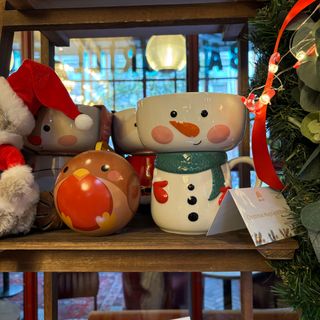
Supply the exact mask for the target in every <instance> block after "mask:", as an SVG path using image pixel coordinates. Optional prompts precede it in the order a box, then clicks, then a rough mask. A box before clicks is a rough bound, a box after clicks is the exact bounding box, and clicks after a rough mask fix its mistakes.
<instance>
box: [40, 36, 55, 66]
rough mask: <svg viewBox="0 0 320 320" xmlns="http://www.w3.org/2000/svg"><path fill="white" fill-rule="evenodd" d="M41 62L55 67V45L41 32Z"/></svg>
mask: <svg viewBox="0 0 320 320" xmlns="http://www.w3.org/2000/svg"><path fill="white" fill-rule="evenodd" d="M41 63H42V64H45V65H47V66H49V67H51V68H52V69H54V45H53V43H52V42H51V41H49V39H48V38H47V37H46V36H45V35H44V34H42V33H41Z"/></svg>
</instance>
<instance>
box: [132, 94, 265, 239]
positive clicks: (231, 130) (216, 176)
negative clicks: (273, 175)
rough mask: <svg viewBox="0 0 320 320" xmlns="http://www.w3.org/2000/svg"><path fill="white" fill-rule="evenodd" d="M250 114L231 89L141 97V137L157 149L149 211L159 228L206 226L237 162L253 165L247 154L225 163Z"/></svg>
mask: <svg viewBox="0 0 320 320" xmlns="http://www.w3.org/2000/svg"><path fill="white" fill-rule="evenodd" d="M246 115H247V111H246V108H245V106H244V105H243V103H242V101H241V98H240V96H238V95H233V94H221V93H197V92H190V93H177V94H169V95H162V96H152V97H147V98H144V99H142V100H140V101H139V102H138V110H137V127H138V133H139V137H140V140H141V142H142V143H143V144H144V146H145V147H146V148H148V149H149V150H153V151H154V152H155V153H156V154H157V157H156V161H155V170H154V176H153V184H152V197H151V213H152V217H153V219H154V221H155V223H156V224H157V225H158V226H159V227H160V228H161V229H163V230H164V231H167V232H173V233H182V234H203V233H206V232H207V231H208V229H209V228H210V226H211V223H212V222H213V220H214V217H215V215H216V213H217V211H218V209H219V205H220V202H221V201H222V199H223V196H224V194H225V192H226V190H227V189H228V188H230V187H232V184H231V169H232V168H233V167H234V166H235V165H237V164H239V163H249V164H251V165H252V166H253V161H252V159H250V158H249V157H238V158H235V159H233V160H231V161H229V162H227V155H226V152H225V151H227V150H230V149H232V148H234V147H235V146H236V145H238V144H239V142H240V141H241V139H242V137H243V134H244V131H245V123H246ZM260 184H261V182H260V181H259V180H257V182H256V185H260Z"/></svg>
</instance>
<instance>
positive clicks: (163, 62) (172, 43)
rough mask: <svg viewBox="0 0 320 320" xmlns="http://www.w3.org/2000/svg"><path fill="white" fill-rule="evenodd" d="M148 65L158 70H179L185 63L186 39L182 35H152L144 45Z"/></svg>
mask: <svg viewBox="0 0 320 320" xmlns="http://www.w3.org/2000/svg"><path fill="white" fill-rule="evenodd" d="M146 58H147V61H148V63H149V65H150V67H151V68H152V69H154V70H156V71H159V70H181V69H183V68H184V67H185V65H186V61H187V59H186V39H185V37H184V36H183V35H166V36H152V37H151V38H150V39H149V41H148V43H147V47H146Z"/></svg>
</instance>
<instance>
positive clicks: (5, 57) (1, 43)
mask: <svg viewBox="0 0 320 320" xmlns="http://www.w3.org/2000/svg"><path fill="white" fill-rule="evenodd" d="M5 7H6V0H0V76H3V77H8V75H9V68H10V59H11V52H12V44H13V35H14V32H13V31H10V30H8V29H7V28H5V27H4V25H3V24H4V21H3V19H4V12H5Z"/></svg>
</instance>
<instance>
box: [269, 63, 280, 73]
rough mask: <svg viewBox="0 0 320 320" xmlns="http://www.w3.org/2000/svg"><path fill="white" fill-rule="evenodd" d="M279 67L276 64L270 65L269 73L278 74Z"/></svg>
mask: <svg viewBox="0 0 320 320" xmlns="http://www.w3.org/2000/svg"><path fill="white" fill-rule="evenodd" d="M278 69H279V67H278V65H276V64H274V63H270V64H269V68H268V71H269V72H271V73H277V72H278Z"/></svg>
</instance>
